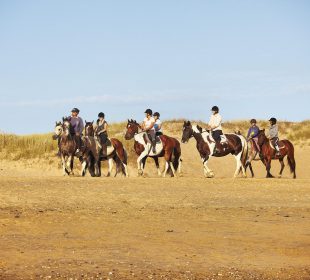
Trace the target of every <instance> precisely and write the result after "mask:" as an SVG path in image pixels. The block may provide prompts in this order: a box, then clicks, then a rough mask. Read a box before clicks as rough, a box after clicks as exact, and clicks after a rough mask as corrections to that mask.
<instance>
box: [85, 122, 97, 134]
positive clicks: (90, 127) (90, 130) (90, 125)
mask: <svg viewBox="0 0 310 280" xmlns="http://www.w3.org/2000/svg"><path fill="white" fill-rule="evenodd" d="M94 134H95V130H94V121H92V122H88V121H85V135H86V136H94Z"/></svg>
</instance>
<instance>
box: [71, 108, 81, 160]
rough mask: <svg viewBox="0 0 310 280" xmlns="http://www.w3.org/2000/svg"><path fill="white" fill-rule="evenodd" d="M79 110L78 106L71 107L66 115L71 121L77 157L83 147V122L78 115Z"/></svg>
mask: <svg viewBox="0 0 310 280" xmlns="http://www.w3.org/2000/svg"><path fill="white" fill-rule="evenodd" d="M79 113H80V110H79V109H78V108H73V109H72V110H71V116H70V117H68V120H69V121H70V123H71V126H72V129H73V133H74V135H75V136H76V144H77V150H76V155H77V156H78V157H80V156H81V152H80V151H81V150H82V149H83V147H82V146H83V141H82V135H83V129H84V122H83V119H82V118H81V117H79Z"/></svg>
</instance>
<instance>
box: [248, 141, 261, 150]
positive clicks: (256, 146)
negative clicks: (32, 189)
mask: <svg viewBox="0 0 310 280" xmlns="http://www.w3.org/2000/svg"><path fill="white" fill-rule="evenodd" d="M250 141H251V144H252V147H253V149H254V151H255V152H258V153H259V152H260V147H259V146H258V143H257V142H256V141H255V140H254V139H253V138H251V139H250Z"/></svg>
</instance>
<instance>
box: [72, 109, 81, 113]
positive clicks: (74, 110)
mask: <svg viewBox="0 0 310 280" xmlns="http://www.w3.org/2000/svg"><path fill="white" fill-rule="evenodd" d="M71 113H80V110H79V109H78V108H73V109H72V110H71Z"/></svg>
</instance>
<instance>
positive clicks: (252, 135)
mask: <svg viewBox="0 0 310 280" xmlns="http://www.w3.org/2000/svg"><path fill="white" fill-rule="evenodd" d="M258 133H259V128H258V126H251V127H250V128H249V131H248V136H247V138H255V137H257V135H258Z"/></svg>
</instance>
